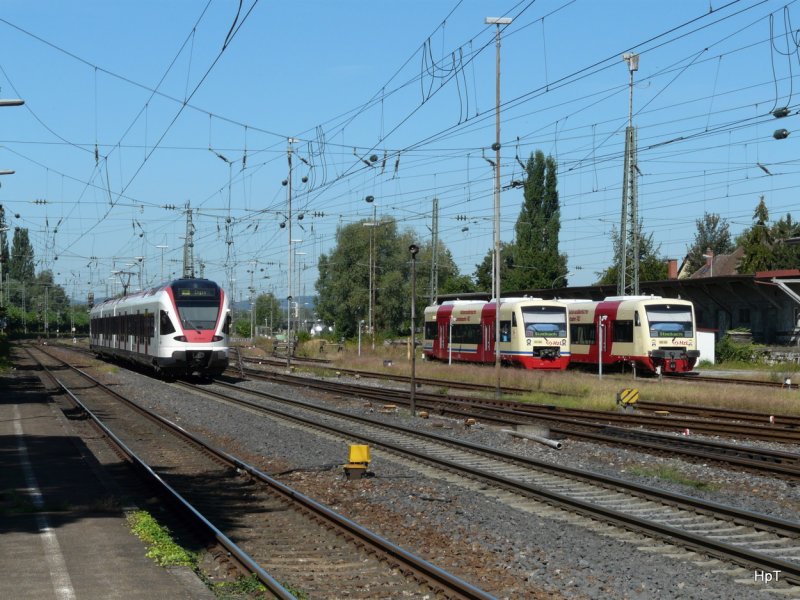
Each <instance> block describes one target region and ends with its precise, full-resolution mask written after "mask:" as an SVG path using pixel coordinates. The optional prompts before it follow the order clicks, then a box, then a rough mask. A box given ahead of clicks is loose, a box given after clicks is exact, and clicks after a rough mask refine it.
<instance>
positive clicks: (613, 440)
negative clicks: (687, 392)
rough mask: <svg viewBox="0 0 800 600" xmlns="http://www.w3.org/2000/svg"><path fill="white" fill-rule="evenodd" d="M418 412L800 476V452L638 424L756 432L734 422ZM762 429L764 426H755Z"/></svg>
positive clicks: (503, 405) (391, 399)
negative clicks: (667, 431) (539, 428)
mask: <svg viewBox="0 0 800 600" xmlns="http://www.w3.org/2000/svg"><path fill="white" fill-rule="evenodd" d="M246 375H248V376H250V377H256V378H264V379H266V380H268V381H273V382H277V383H283V384H289V385H294V386H300V387H304V388H309V389H315V390H319V391H321V392H327V393H334V394H337V395H339V396H342V397H358V398H363V399H365V400H369V401H371V402H374V403H375V404H376V406H378V407H380V406H381V405H383V404H386V403H391V404H395V405H398V406H408V405H409V404H410V401H409V398H408V394H407V392H406V391H403V390H393V389H386V388H377V387H374V386H366V385H353V384H345V383H340V382H332V381H321V380H316V379H310V378H307V377H297V376H293V375H285V374H280V373H264V372H260V371H258V370H251V369H248V370H247V371H246ZM415 398H416V406H417V409H418V410H425V411H428V412H429V413H431V414H441V415H448V416H451V417H454V418H459V419H469V418H475V419H477V420H478V421H482V422H486V423H492V424H495V425H499V426H501V427H510V428H512V429H517V428H522V427H524V426H529V425H532V424H536V425H542V424H545V425H546V426H547V427H548V428H549V431H550V434H551V436H552V437H554V438H556V439H563V438H573V439H576V438H577V439H584V440H587V441H591V442H595V443H604V444H611V445H615V446H620V445H625V446H630V447H634V448H636V449H638V450H642V451H645V452H650V453H655V454H659V455H670V456H675V455H678V456H681V457H683V458H687V459H690V460H694V461H699V462H707V461H709V460H713V461H715V462H717V463H720V464H724V465H725V466H727V467H728V468H730V467H733V468H740V469H748V470H750V471H753V472H756V473H758V474H761V475H765V474H770V475H774V476H777V477H782V478H785V479H791V480H800V455H798V454H795V453H792V452H784V451H780V450H773V449H769V448H759V447H755V446H750V445H744V444H732V443H726V442H722V441H717V440H710V439H700V438H696V437H692V436H683V435H674V434H673V435H665V434H659V433H655V432H652V431H643V430H641V429H634V428H633V427H637V428H638V427H641V426H642V424H645V425H646V426H648V427H651V428H653V427H655V428H661V429H663V428H668V429H671V430H673V431H676V432H680V431H681V430H684V429H685V428H686V427H687V424H691V427H692V431H694V432H707V433H709V434H711V435H720V432H723V433H729V432H730V431H731V429H733V430H734V431H737V432H750V435H751V436H752V435H753V433H752V432H751V429H750V427H751V426H749V425H741V426H736V427H733V426H730V425H725V426H722V425H718V424H714V423H712V422H709V423H708V424H707V425H706V424H704V423H698V421H697V420H687V419H679V420H675V419H672V420H670V419H668V418H665V417H661V416H646V417H643V418H635V416H634V415H627V414H617V413H598V412H597V411H565V410H559V409H556V408H555V407H541V406H535V405H528V404H519V403H509V402H500V403H497V402H495V401H488V402H483V401H480V400H475V399H473V398H454V397H451V396H447V397H443V396H441V395H437V394H426V393H420V392H418V393H417V394H415ZM756 431H757V432H760V431H762V429H761V428H759V429H756ZM767 432H768V433H770V434H774V435H773V436H772V437H771V439H772V441H774V440H775V439H779V440H780V441H790V442H794V443H797V442H798V441H800V432H798V431H794V430H790V431H789V432H788V433H787V432H785V431H779V432H777V433H776V432H775V431H772V430H769V429H767Z"/></svg>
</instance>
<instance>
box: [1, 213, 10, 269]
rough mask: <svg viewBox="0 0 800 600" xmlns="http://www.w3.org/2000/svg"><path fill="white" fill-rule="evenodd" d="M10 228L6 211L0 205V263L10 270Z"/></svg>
mask: <svg viewBox="0 0 800 600" xmlns="http://www.w3.org/2000/svg"><path fill="white" fill-rule="evenodd" d="M8 258H9V253H8V226H7V225H6V210H5V208H3V205H2V204H0V262H2V263H3V269H4V270H5V269H6V268H8Z"/></svg>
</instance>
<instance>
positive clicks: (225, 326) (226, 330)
mask: <svg viewBox="0 0 800 600" xmlns="http://www.w3.org/2000/svg"><path fill="white" fill-rule="evenodd" d="M230 332H231V315H230V314H228V315H226V316H225V323H224V324H223V325H222V333H224V334H225V335H228V334H229V333H230Z"/></svg>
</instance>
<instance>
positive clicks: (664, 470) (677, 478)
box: [627, 466, 720, 492]
mask: <svg viewBox="0 0 800 600" xmlns="http://www.w3.org/2000/svg"><path fill="white" fill-rule="evenodd" d="M627 471H628V472H629V473H633V474H634V475H639V476H641V477H655V478H656V479H661V480H662V481H668V482H670V483H679V484H681V485H685V486H688V487H692V488H694V489H696V490H701V491H704V492H714V491H717V490H718V489H720V486H719V485H718V484H716V483H709V482H707V481H700V480H699V479H692V478H691V477H687V476H686V475H684V474H683V473H681V472H680V471H679V470H678V469H676V468H675V467H667V466H662V467H638V466H637V467H631V468H630V469H627Z"/></svg>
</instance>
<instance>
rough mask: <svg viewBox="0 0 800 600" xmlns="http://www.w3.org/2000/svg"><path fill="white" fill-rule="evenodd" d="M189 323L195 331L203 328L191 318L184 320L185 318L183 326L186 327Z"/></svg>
mask: <svg viewBox="0 0 800 600" xmlns="http://www.w3.org/2000/svg"><path fill="white" fill-rule="evenodd" d="M187 325H188V326H189V327H191V328H192V329H194V330H195V331H200V330H201V328H200V327H198V326H197V325H195V324H194V323H192V322H191V321H190V320H189V319H184V320H183V327H184V329H185V328H186V326H187Z"/></svg>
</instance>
